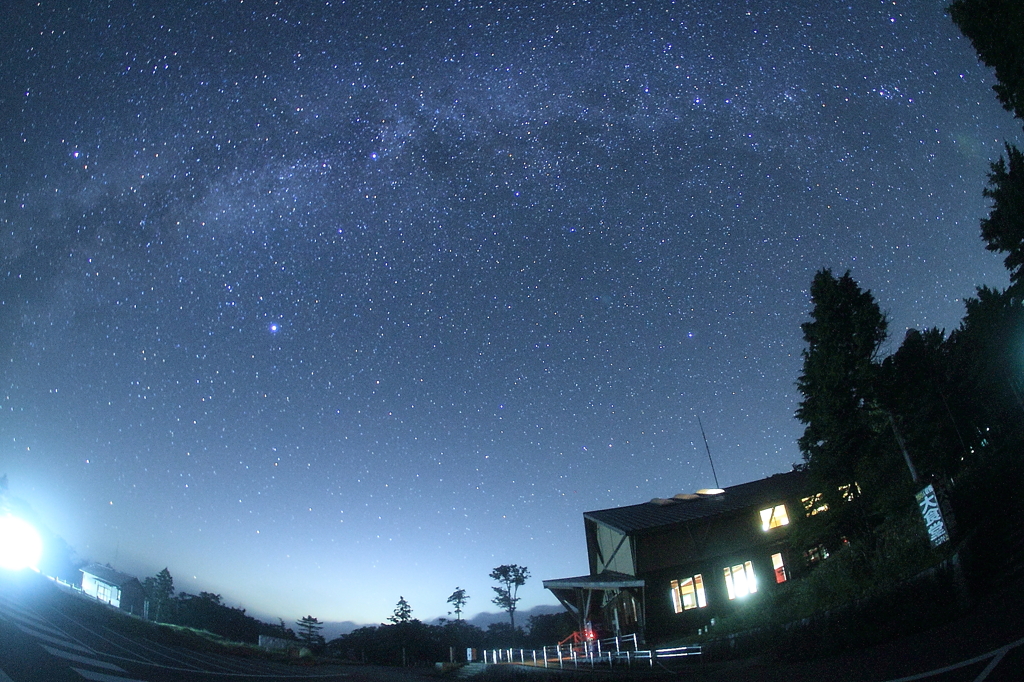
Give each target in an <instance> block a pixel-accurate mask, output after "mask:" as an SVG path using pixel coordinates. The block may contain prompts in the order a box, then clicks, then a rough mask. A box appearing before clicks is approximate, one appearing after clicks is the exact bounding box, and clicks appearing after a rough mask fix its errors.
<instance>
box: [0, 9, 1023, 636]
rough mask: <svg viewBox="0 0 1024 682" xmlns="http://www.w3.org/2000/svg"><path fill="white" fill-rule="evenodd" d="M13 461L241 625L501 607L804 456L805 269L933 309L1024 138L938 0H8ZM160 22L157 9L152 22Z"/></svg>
mask: <svg viewBox="0 0 1024 682" xmlns="http://www.w3.org/2000/svg"><path fill="white" fill-rule="evenodd" d="M16 4H17V7H16V8H14V7H11V6H9V7H8V9H7V10H6V11H5V12H4V15H5V16H4V18H3V24H2V26H0V63H2V69H0V88H2V89H0V473H3V472H5V473H7V474H8V475H9V477H10V486H11V493H12V494H13V495H15V496H17V497H19V498H21V499H23V500H25V501H27V502H28V503H29V504H31V505H32V507H33V508H34V509H35V510H36V512H37V513H38V514H39V515H40V517H41V518H43V519H45V522H46V524H47V525H48V526H49V527H50V528H51V529H52V530H53V531H54V532H56V533H58V534H59V535H61V536H62V537H64V538H65V539H66V540H67V541H68V542H69V543H70V544H71V545H72V546H73V547H74V548H75V549H76V550H77V552H78V554H79V555H80V556H81V557H82V558H83V559H89V560H95V561H101V562H110V563H112V564H113V565H114V566H115V567H116V568H119V569H121V570H124V571H127V572H130V573H134V574H136V575H139V576H140V577H142V576H146V575H152V574H154V573H155V572H156V571H158V570H159V569H161V568H163V567H165V566H167V567H168V568H169V569H170V571H171V574H172V575H173V576H174V577H175V582H176V587H177V588H178V589H181V590H187V591H190V592H193V593H195V592H198V591H200V590H207V591H212V592H216V593H219V594H221V595H222V596H223V597H224V600H225V602H226V603H228V604H230V605H233V606H242V607H245V608H247V609H248V610H249V612H250V613H253V614H255V615H260V616H266V617H271V618H276V617H278V616H280V617H283V618H285V619H288V620H291V619H294V618H297V617H300V616H302V615H306V614H312V615H315V616H317V617H318V618H320V619H321V620H332V621H333V620H337V621H340V620H354V621H357V622H363V623H379V622H381V621H383V620H384V619H385V618H386V617H387V616H388V615H390V613H391V612H392V610H393V608H394V605H395V602H397V600H398V598H399V596H400V595H401V596H404V597H406V599H407V600H408V601H409V603H410V604H411V606H412V608H413V615H414V616H415V617H419V618H423V619H429V618H433V617H435V616H443V615H446V614H447V612H448V611H449V610H450V606H449V605H447V604H446V603H445V599H446V597H447V596H448V595H449V594H451V593H452V591H453V590H454V589H455V588H456V587H463V588H465V589H467V591H468V593H469V595H470V601H469V603H468V605H467V608H466V610H467V613H468V614H470V615H472V614H473V613H476V612H479V611H497V607H495V606H493V605H492V604H491V603H490V598H491V597H492V596H493V594H492V593H491V590H490V585H491V584H492V582H491V581H490V579H489V578H488V577H487V575H488V573H489V572H490V570H491V569H492V568H493V567H495V566H497V565H499V564H505V563H517V564H520V565H526V566H528V567H529V569H530V571H531V573H532V574H533V578H532V579H531V581H530V582H529V583H527V585H526V586H525V587H524V588H523V589H522V591H521V596H522V597H523V601H522V602H521V605H520V608H522V609H527V608H530V607H532V606H534V605H537V604H554V603H555V600H554V598H553V597H552V596H550V595H549V594H548V593H546V592H545V591H544V590H543V589H542V587H541V580H543V579H550V578H561V577H567V576H574V575H580V574H584V573H586V572H587V561H586V549H585V539H584V534H583V523H582V513H583V512H584V511H587V510H591V509H599V508H605V507H611V506H617V505H623V504H633V503H636V502H641V501H644V500H648V499H650V498H652V497H655V496H668V495H672V494H675V493H678V492H692V491H693V490H695V489H697V488H702V487H711V486H713V484H714V478H713V474H712V470H711V466H710V464H709V463H708V457H707V454H706V453H705V449H704V442H703V440H702V438H701V432H700V427H699V426H698V417H699V418H700V420H701V421H702V422H703V424H704V428H705V430H706V432H707V439H708V443H709V446H710V449H711V452H712V455H713V456H714V460H715V468H716V470H717V476H718V480H719V482H720V484H721V485H722V486H727V485H734V484H738V483H742V482H745V481H749V480H753V479H757V478H760V477H763V476H766V475H769V474H772V473H776V472H780V471H786V470H788V469H789V468H790V467H791V465H792V464H793V463H794V462H798V461H800V459H801V456H800V453H799V451H798V449H797V446H796V439H797V437H798V436H799V435H800V433H801V426H800V424H799V423H798V422H797V421H796V420H795V419H794V417H793V412H794V410H795V408H796V404H797V400H798V397H797V393H796V390H795V386H794V384H795V381H796V378H797V376H798V374H799V372H800V367H801V358H800V353H801V350H802V349H803V341H802V337H801V332H800V323H801V322H802V321H804V320H806V319H807V316H808V313H809V310H810V304H809V299H808V287H809V285H810V282H811V278H812V277H813V275H814V273H815V272H816V271H817V270H819V269H820V268H823V267H828V268H832V269H833V270H834V271H836V272H837V273H841V272H843V271H845V270H847V269H849V270H851V271H852V274H853V276H854V278H855V279H857V281H858V282H859V283H860V284H861V285H862V286H863V287H865V288H869V289H871V290H872V292H873V293H874V294H875V296H876V297H877V299H878V301H879V303H880V305H881V306H882V308H883V309H884V310H886V311H887V312H888V313H889V315H890V319H891V330H892V339H891V340H890V341H889V342H888V345H887V350H889V351H892V350H895V348H896V347H897V346H898V344H899V342H900V341H901V340H902V336H903V332H904V330H905V329H906V328H908V327H917V328H923V327H930V326H937V327H940V328H945V329H947V330H949V329H952V328H954V327H955V326H956V325H957V324H958V323H959V320H960V318H961V316H962V313H963V303H962V299H963V297H965V296H969V295H971V294H972V293H973V291H974V287H975V286H976V285H979V284H989V285H993V286H1003V285H1005V283H1006V274H1005V271H1004V269H1003V267H1002V264H1001V261H1000V258H999V257H998V256H997V255H994V254H991V253H989V252H986V251H985V250H984V248H983V244H982V242H981V240H980V238H979V236H978V235H979V230H978V220H979V218H980V217H982V215H984V213H985V212H986V209H987V205H988V203H987V200H985V199H984V197H983V196H982V194H981V191H982V188H983V187H984V185H985V175H986V173H987V171H988V164H989V163H990V162H991V161H992V160H994V159H996V158H997V157H998V155H999V153H1000V152H1001V151H1002V145H1003V142H1004V140H1007V139H1010V140H1016V139H1017V137H1018V130H1019V128H1017V126H1016V124H1015V123H1014V122H1013V120H1012V119H1011V117H1010V115H1009V114H1008V113H1006V112H1004V111H1003V110H1002V109H1001V108H1000V107H999V106H998V104H997V102H996V100H995V97H994V95H993V94H992V92H991V85H992V82H993V78H992V76H991V74H990V73H989V71H988V69H986V68H985V67H983V66H981V65H980V64H979V63H978V62H977V59H976V57H975V54H974V52H973V50H972V49H971V46H970V43H969V41H968V40H966V39H965V38H962V37H960V35H959V33H958V31H957V29H956V28H955V26H954V25H953V24H952V22H951V21H950V20H949V18H948V17H947V16H946V15H945V14H944V11H943V6H944V4H945V3H942V2H921V1H917V2H902V1H898V2H892V1H891V0H890V1H886V2H878V1H872V0H857V1H856V2H851V3H849V5H845V4H840V3H819V2H810V1H809V0H787V1H786V2H780V1H776V0H769V1H766V2H722V3H713V2H706V1H705V2H687V1H680V2H669V1H664V2H658V1H654V0H651V1H648V2H625V1H623V2H600V1H594V2H585V1H580V2H548V3H541V2H524V3H519V4H516V3H504V2H486V1H484V0H478V1H477V2H461V1H459V0H448V1H445V2H432V3H412V2H387V3H382V2H379V1H374V2H370V1H365V2H364V1H360V0H355V1H352V2H341V1H334V2H308V1H306V0H295V1H289V2H285V1H281V2H262V1H255V0H232V1H230V2H228V1H225V2H212V1H211V2H205V3H202V4H200V3H184V4H181V3H178V4H177V6H175V7H174V8H173V9H170V8H169V6H166V5H167V4H166V3H164V4H163V5H165V6H161V4H160V3H142V2H137V3H131V2H124V1H121V0H111V1H110V2H94V1H88V0H83V1H82V2H75V3H56V2H53V1H52V0H42V2H39V3H38V4H37V3H16ZM172 4H173V3H172Z"/></svg>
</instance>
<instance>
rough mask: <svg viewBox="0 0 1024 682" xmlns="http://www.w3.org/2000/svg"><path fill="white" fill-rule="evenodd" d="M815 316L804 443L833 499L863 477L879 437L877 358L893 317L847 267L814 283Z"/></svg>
mask: <svg viewBox="0 0 1024 682" xmlns="http://www.w3.org/2000/svg"><path fill="white" fill-rule="evenodd" d="M811 303H812V305H813V308H812V310H811V321H810V322H805V323H804V324H803V325H801V329H802V330H803V333H804V340H805V341H806V342H807V347H806V348H805V349H804V351H803V359H804V364H803V371H802V372H801V374H800V377H799V379H798V380H797V389H798V390H799V392H800V394H801V395H802V396H803V400H801V402H800V404H799V406H798V408H797V412H796V416H797V419H799V420H800V421H801V422H802V423H803V424H804V425H805V429H804V434H803V435H802V436H801V437H800V439H799V441H798V443H799V446H800V451H801V452H802V453H803V456H804V460H805V461H806V462H807V464H808V466H809V467H810V468H811V470H812V471H813V472H815V473H816V474H817V475H818V477H819V478H820V479H821V482H822V483H823V484H825V489H826V490H828V491H829V492H828V493H826V497H829V496H830V495H833V494H834V491H835V490H836V489H837V488H838V487H840V486H844V485H849V484H851V483H854V482H855V480H856V472H857V464H858V462H859V460H860V458H861V457H862V456H863V454H864V452H865V451H866V450H867V449H868V447H869V444H870V442H871V441H872V440H873V438H874V433H875V429H874V428H873V426H872V418H871V413H870V408H871V407H872V405H873V403H874V399H875V374H876V372H877V368H878V367H877V364H876V360H877V358H878V353H879V349H880V348H881V345H882V342H883V341H884V340H885V338H886V328H887V325H888V323H887V320H886V317H885V315H884V314H883V313H882V311H881V309H880V308H879V307H878V304H877V303H876V302H875V299H874V297H873V296H872V295H871V292H870V291H862V290H861V288H860V287H859V286H858V285H857V283H856V282H855V281H854V280H853V278H852V277H851V276H850V273H849V272H847V273H845V274H844V275H842V276H841V277H835V276H834V275H833V274H832V272H831V271H830V270H821V271H819V272H818V273H817V274H816V275H815V276H814V281H813V282H812V283H811Z"/></svg>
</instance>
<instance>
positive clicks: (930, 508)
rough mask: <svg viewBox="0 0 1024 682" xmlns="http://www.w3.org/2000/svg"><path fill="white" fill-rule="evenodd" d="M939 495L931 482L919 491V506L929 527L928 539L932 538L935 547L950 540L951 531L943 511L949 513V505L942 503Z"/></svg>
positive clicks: (926, 525)
mask: <svg viewBox="0 0 1024 682" xmlns="http://www.w3.org/2000/svg"><path fill="white" fill-rule="evenodd" d="M939 497H940V496H939V494H938V493H937V492H936V490H935V486H933V485H932V484H931V483H929V484H928V485H926V486H925V487H924V488H923V489H922V490H921V491H920V492H919V493H917V506H918V507H919V508H920V509H921V516H922V517H923V518H924V525H925V527H926V528H927V529H928V539H929V540H931V543H932V547H933V548H934V547H938V546H939V545H941V544H943V543H945V542H948V541H949V533H950V528H949V525H948V524H947V522H946V519H945V518H944V516H943V511H947V513H948V510H949V506H948V504H946V505H942V504H941V502H940V499H939ZM943 501H944V500H943ZM943 507H945V508H946V509H945V510H944V509H943Z"/></svg>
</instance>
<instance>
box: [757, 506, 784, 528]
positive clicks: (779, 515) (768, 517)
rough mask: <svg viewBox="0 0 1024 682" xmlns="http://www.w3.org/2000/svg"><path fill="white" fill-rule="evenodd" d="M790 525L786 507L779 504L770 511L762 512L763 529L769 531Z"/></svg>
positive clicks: (764, 510) (763, 510)
mask: <svg viewBox="0 0 1024 682" xmlns="http://www.w3.org/2000/svg"><path fill="white" fill-rule="evenodd" d="M788 523H789V514H787V513H786V505H784V504H778V505H775V506H774V507H771V508H770V509H762V510H761V528H763V529H764V530H768V529H770V528H778V527H779V526H785V525H787V524H788Z"/></svg>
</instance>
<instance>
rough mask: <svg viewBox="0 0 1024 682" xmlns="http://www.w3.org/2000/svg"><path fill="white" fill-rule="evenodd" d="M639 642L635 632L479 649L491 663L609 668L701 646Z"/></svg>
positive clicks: (685, 653) (684, 654) (651, 662)
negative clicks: (652, 646) (527, 646)
mask: <svg viewBox="0 0 1024 682" xmlns="http://www.w3.org/2000/svg"><path fill="white" fill-rule="evenodd" d="M639 646H640V642H639V641H638V639H637V636H636V635H635V634H632V635H625V636H623V637H608V638H606V639H592V640H587V641H583V642H577V643H572V644H560V645H554V646H546V647H544V648H543V649H485V650H484V651H483V662H484V663H491V664H499V663H506V664H508V663H515V664H519V665H534V666H538V667H544V668H548V667H555V666H557V667H559V668H565V667H566V666H572V667H574V668H577V667H579V666H581V665H585V666H590V667H591V668H594V667H597V666H599V665H601V666H603V665H608V667H609V668H611V667H614V666H615V665H623V664H625V665H626V666H627V667H631V666H632V665H633V663H634V662H640V661H643V662H646V663H647V665H648V666H650V667H653V666H654V663H655V662H656V661H658V660H659V659H672V658H684V657H688V656H700V655H701V653H702V650H701V647H700V646H699V645H698V646H683V647H674V648H671V649H640V648H639Z"/></svg>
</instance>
